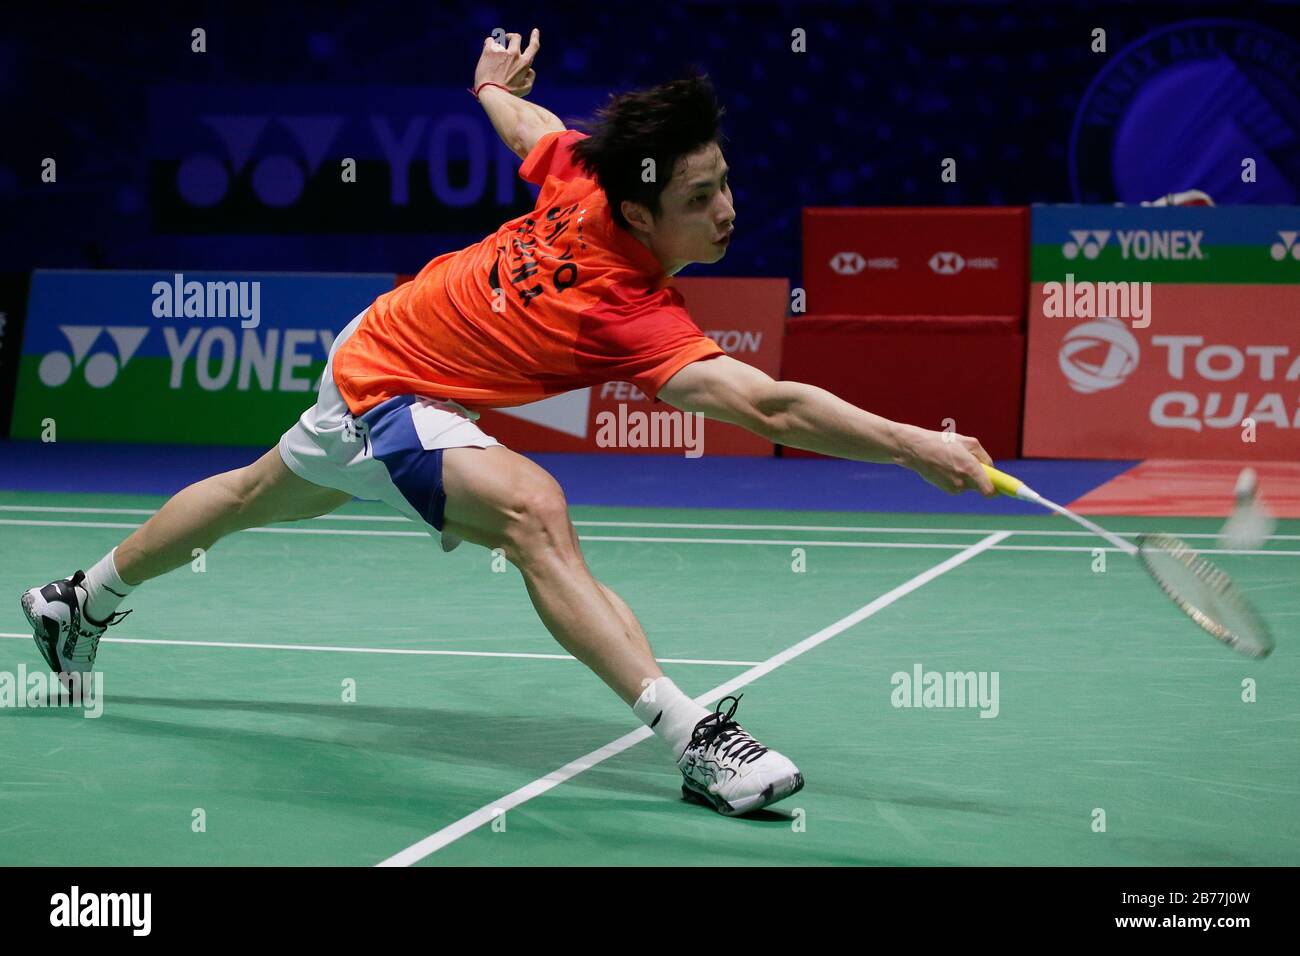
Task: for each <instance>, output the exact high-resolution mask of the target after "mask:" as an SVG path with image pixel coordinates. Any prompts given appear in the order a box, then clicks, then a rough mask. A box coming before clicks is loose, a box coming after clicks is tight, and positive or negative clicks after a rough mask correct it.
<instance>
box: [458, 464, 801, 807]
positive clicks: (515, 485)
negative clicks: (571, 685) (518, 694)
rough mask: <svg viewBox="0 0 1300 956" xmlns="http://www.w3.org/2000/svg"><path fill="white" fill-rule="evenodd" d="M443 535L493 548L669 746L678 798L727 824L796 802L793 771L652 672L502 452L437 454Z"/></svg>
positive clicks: (556, 500)
mask: <svg viewBox="0 0 1300 956" xmlns="http://www.w3.org/2000/svg"><path fill="white" fill-rule="evenodd" d="M442 483H443V489H444V491H445V492H446V494H447V502H446V507H445V509H444V512H443V515H444V517H443V530H444V531H446V532H451V533H453V534H455V535H457V536H458V537H461V538H464V539H465V540H467V541H472V542H474V543H476V544H481V545H483V546H484V547H488V548H501V549H502V550H503V551H504V552H505V554H506V557H508V558H509V559H510V560H511V561H512V562H513V563H514V564H515V565H516V566H517V567H518V568H519V570H520V572H521V573H522V574H523V577H524V583H525V585H526V587H527V588H528V596H529V597H530V598H532V601H533V607H535V608H536V609H537V613H538V615H539V616H540V617H541V619H542V622H543V623H544V624H545V625H546V627H547V629H548V630H549V631H550V632H551V634H552V635H553V636H554V637H555V639H556V640H557V641H559V643H560V645H561V646H562V647H564V649H565V650H567V651H568V652H569V653H570V654H572V655H573V656H574V657H576V658H578V660H580V661H582V662H583V663H584V664H586V665H587V666H588V667H590V668H591V669H592V670H593V671H594V672H595V673H596V674H597V675H598V676H599V677H600V678H601V680H603V681H604V682H605V683H606V684H608V685H609V686H610V687H611V688H612V689H613V690H614V691H615V693H617V694H618V695H619V696H620V697H621V698H622V699H623V700H624V702H625V703H627V704H629V705H631V707H632V710H633V712H634V713H635V714H636V715H637V717H638V718H640V719H641V720H642V721H643V722H644V723H645V724H646V725H647V726H649V727H650V728H651V729H652V730H654V732H655V734H656V735H657V736H658V737H659V739H660V740H662V741H663V742H664V743H665V744H667V745H668V747H669V749H670V751H671V753H672V755H673V758H674V760H675V761H676V763H677V767H678V769H679V770H681V772H682V775H683V784H682V792H683V795H684V796H687V797H689V798H690V799H693V800H696V801H698V802H701V803H705V804H707V805H709V806H712V807H713V808H714V809H716V810H718V811H719V812H720V813H725V814H729V815H734V814H740V813H748V812H751V811H753V810H756V809H759V808H761V807H764V806H767V805H768V804H770V803H774V802H776V801H777V800H781V799H784V798H785V797H788V796H790V795H791V794H792V793H797V792H798V791H799V789H800V788H801V787H803V775H802V774H801V773H800V772H799V769H798V768H797V767H796V766H795V765H794V764H793V763H791V762H790V761H789V760H788V759H786V758H785V757H784V756H782V755H781V754H779V753H777V752H776V751H775V750H770V749H769V748H767V747H764V746H763V745H762V744H760V743H758V741H756V740H754V738H753V737H751V736H750V735H749V734H748V733H746V732H745V730H744V729H743V728H741V727H740V725H739V724H737V723H736V722H735V721H734V720H733V719H732V715H733V714H734V713H735V710H736V706H735V705H736V703H738V700H737V699H736V698H729V699H730V700H732V701H733V703H732V706H731V708H730V709H729V710H727V711H726V712H725V713H724V712H723V710H722V707H721V706H719V708H718V710H717V711H715V712H714V713H709V712H708V711H707V710H705V709H704V708H703V707H701V706H700V705H699V704H697V703H695V701H694V700H692V699H691V698H690V697H688V696H687V695H686V694H684V693H683V692H682V691H681V690H680V689H679V688H678V687H677V685H676V684H674V683H673V682H672V681H671V680H669V679H668V678H667V677H665V676H663V672H662V671H661V670H660V669H659V665H658V664H656V663H655V659H654V656H653V655H652V654H651V652H650V643H649V641H648V640H647V639H646V636H645V631H644V630H642V628H641V625H640V623H639V622H638V621H637V619H636V616H635V615H634V614H633V613H632V611H631V609H630V608H629V607H628V606H627V604H625V603H624V602H623V600H622V598H620V597H619V596H618V595H617V594H615V593H614V592H613V591H612V590H611V589H610V588H608V587H606V586H605V585H603V584H601V583H600V582H599V581H597V580H596V579H595V578H594V577H592V575H591V571H590V570H589V569H588V568H587V564H586V561H585V560H584V559H583V557H582V550H581V548H580V547H579V545H578V534H577V531H575V530H574V527H573V523H572V521H570V520H569V510H568V504H567V503H566V501H565V499H564V493H563V491H561V489H560V486H559V484H558V483H557V482H556V481H555V479H554V478H552V477H551V476H550V475H549V474H547V473H546V471H545V470H543V469H542V468H540V467H539V466H537V465H536V464H534V463H533V462H531V461H529V460H528V459H527V458H524V457H523V456H522V455H518V454H516V453H515V452H512V451H510V450H509V449H507V448H503V447H500V446H494V447H491V448H452V449H448V450H447V451H445V452H443V469H442Z"/></svg>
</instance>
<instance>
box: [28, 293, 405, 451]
mask: <svg viewBox="0 0 1300 956" xmlns="http://www.w3.org/2000/svg"><path fill="white" fill-rule="evenodd" d="M392 286H393V275H392V274H374V275H325V274H319V275H317V274H279V273H238V274H236V273H215V272H184V273H180V272H98V271H62V270H38V271H37V272H35V273H33V275H32V284H31V294H30V298H29V302H28V307H27V323H26V332H25V335H24V336H23V345H22V354H21V356H20V360H19V370H18V384H17V389H16V393H15V396H14V411H13V424H12V428H11V433H12V435H13V437H15V438H40V439H42V440H45V441H51V440H54V441H60V440H74V441H120V442H164V443H179V444H218V445H268V446H269V445H271V444H274V443H275V442H276V441H277V440H278V439H279V437H280V435H281V433H283V432H284V430H285V429H286V428H288V427H289V426H290V425H291V424H293V422H294V420H295V419H296V418H297V417H298V416H299V415H300V414H302V412H303V410H304V409H306V408H307V407H308V406H309V405H310V404H311V403H312V402H314V401H315V396H316V390H317V388H318V387H319V381H320V374H321V372H322V371H323V370H324V368H325V360H326V357H327V355H328V354H329V347H330V345H331V344H332V343H333V341H334V337H335V336H336V335H338V333H339V332H340V331H341V330H342V329H343V327H344V326H345V325H347V324H348V322H350V321H352V319H353V318H354V317H355V316H356V314H357V313H358V312H360V311H361V310H362V309H364V308H365V307H366V306H367V305H369V304H370V303H371V302H372V301H373V300H374V298H375V297H376V296H377V295H379V294H381V293H383V292H386V291H388V290H389V289H391V288H392Z"/></svg>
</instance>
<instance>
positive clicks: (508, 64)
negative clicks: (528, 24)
mask: <svg viewBox="0 0 1300 956" xmlns="http://www.w3.org/2000/svg"><path fill="white" fill-rule="evenodd" d="M541 36H542V34H541V31H540V30H538V29H537V28H536V27H534V28H533V32H532V35H531V36H530V37H529V40H528V48H527V49H525V50H523V51H521V50H520V45H521V43H522V42H523V37H521V36H520V35H519V34H518V33H507V34H506V37H505V39H506V45H505V46H502V45H501V44H500V43H498V42H497V41H496V40H495V39H494V38H492V37H488V38H487V39H485V40H484V41H483V52H482V53H481V54H480V55H479V58H478V66H477V67H475V69H474V89H476V90H477V89H478V88H479V87H480V86H481V85H482V84H484V83H500V84H501V85H502V86H504V87H505V88H506V89H508V90H509V91H510V92H511V93H513V94H514V95H515V96H527V95H528V94H529V93H530V92H532V89H533V81H534V80H535V79H537V71H536V70H534V69H533V59H534V58H535V57H536V56H537V51H538V50H539V49H541V45H542V44H541Z"/></svg>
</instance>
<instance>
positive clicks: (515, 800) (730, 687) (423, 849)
mask: <svg viewBox="0 0 1300 956" xmlns="http://www.w3.org/2000/svg"><path fill="white" fill-rule="evenodd" d="M1010 533H1011V532H1008V531H999V532H997V533H995V534H991V535H989V536H988V537H987V538H984V539H982V540H980V541H977V542H976V543H975V544H972V545H970V546H969V547H967V548H966V549H965V550H964V551H962V552H960V553H959V554H954V555H952V556H951V557H949V558H946V559H945V560H943V561H941V562H940V563H939V564H936V565H935V566H934V567H932V568H929V569H928V570H925V571H922V572H921V573H920V574H918V575H916V576H915V577H913V578H911V579H909V580H907V581H904V582H903V583H902V584H900V585H899V586H898V587H896V588H894V589H893V590H891V591H887V592H886V593H884V594H882V595H881V596H880V597H878V598H876V599H875V600H874V601H871V602H870V603H868V604H864V605H863V606H862V607H860V608H858V609H857V610H856V611H854V612H853V613H852V614H849V615H847V616H846V617H842V618H840V619H839V620H838V621H836V622H835V623H834V624H831V625H830V626H829V627H824V628H822V629H821V630H820V631H818V632H817V633H816V634H812V635H810V636H808V637H805V638H804V639H803V640H802V641H799V642H798V643H797V644H792V645H791V646H790V647H787V648H786V649H785V650H783V651H781V652H780V653H778V654H775V655H773V656H772V657H769V658H768V659H767V660H765V661H764V662H763V663H761V664H758V665H757V666H755V667H751V668H750V669H749V670H747V671H744V672H742V673H740V674H738V675H736V676H735V677H733V678H732V679H731V680H729V681H727V682H726V683H724V684H719V685H718V686H717V687H715V688H713V689H712V690H710V691H706V692H705V693H704V694H702V695H700V696H699V697H697V698H695V699H696V701H697V702H698V703H701V704H705V703H708V702H710V701H715V700H718V699H719V698H722V697H726V696H727V695H729V694H731V693H733V692H734V691H737V690H739V689H740V688H742V687H744V686H746V685H748V684H751V683H753V682H754V681H756V680H758V679H759V678H760V677H762V676H764V675H765V674H768V673H771V672H772V671H774V670H776V669H777V668H778V667H780V666H781V665H782V664H786V663H789V662H790V661H792V660H794V659H795V658H796V657H798V656H800V655H801V654H806V653H807V652H808V651H810V650H812V649H813V648H814V647H817V646H818V645H819V644H824V643H825V642H826V641H829V640H830V639H831V638H832V637H834V636H835V635H837V634H841V633H843V632H844V631H847V630H848V629H849V628H851V627H853V626H854V625H856V624H860V623H861V622H862V621H865V620H866V619H867V618H869V617H871V616H872V615H873V614H875V613H876V612H877V611H880V610H883V609H884V608H887V607H889V606H890V605H891V604H893V603H894V602H895V601H898V600H899V599H901V598H904V597H906V596H907V595H909V594H911V593H912V592H913V591H915V590H916V589H917V588H919V587H921V586H923V585H925V584H928V583H929V582H931V581H933V580H934V579H935V578H937V577H939V576H940V575H941V574H945V573H947V572H948V571H951V570H952V569H953V568H955V567H958V566H959V565H961V564H965V563H966V562H967V561H969V560H970V559H971V558H973V557H975V556H976V555H977V554H979V553H981V552H983V551H987V550H988V549H989V548H991V547H992V546H993V545H995V544H997V543H998V542H999V541H1001V540H1002V539H1003V538H1005V537H1007V535H1009V534H1010ZM650 735H651V730H650V728H649V727H639V728H637V729H636V730H634V731H632V732H631V733H628V734H624V735H623V736H622V737H619V738H618V739H617V740H614V741H611V742H610V743H608V744H606V745H605V746H603V747H600V748H599V749H597V750H593V751H592V752H591V753H589V754H586V755H584V756H582V757H579V758H578V759H577V760H572V761H570V762H569V763H566V764H565V765H564V766H563V767H560V768H559V769H557V770H552V771H551V772H550V773H548V774H547V775H546V776H544V777H539V778H538V779H536V780H534V781H533V782H532V783H529V784H526V785H524V786H522V787H520V788H519V789H518V790H515V791H514V792H513V793H508V794H506V795H505V796H503V797H501V798H500V799H498V800H494V801H492V803H490V804H487V805H485V806H482V807H479V809H477V810H475V811H474V812H473V813H471V814H469V815H468V816H465V817H462V818H461V819H459V820H457V821H456V822H455V823H451V824H448V825H447V826H445V827H443V828H442V829H441V830H439V831H437V832H436V833H432V834H430V835H429V836H427V837H425V838H424V839H423V840H420V841H419V842H418V843H413V844H411V845H410V846H408V847H407V848H406V849H405V850H401V851H400V852H398V853H394V854H393V855H392V856H390V857H389V858H388V859H386V860H384V861H383V862H382V863H379V864H378V865H379V866H410V865H411V864H413V863H418V862H419V861H420V860H423V859H424V858H425V857H426V856H429V855H431V854H433V853H436V852H438V851H439V850H441V849H442V848H443V847H445V846H447V845H448V844H451V843H454V842H455V841H456V840H459V839H460V838H461V837H463V836H465V835H466V834H467V833H471V832H472V831H474V830H476V829H478V828H479V827H481V826H483V825H484V824H487V823H491V822H492V820H493V819H494V818H496V817H497V816H499V815H500V814H502V813H505V812H506V811H508V810H512V809H514V808H515V807H517V806H520V805H521V804H524V803H527V802H528V801H529V800H531V799H533V797H537V796H541V795H542V794H543V793H546V791H548V790H551V789H553V788H554V787H557V786H559V785H560V784H562V783H564V782H565V781H567V780H571V779H573V778H574V777H576V776H577V775H578V774H580V773H582V772H583V771H584V770H590V769H591V768H592V767H594V766H596V765H597V764H599V763H601V762H603V761H605V760H608V759H609V758H610V757H613V756H615V755H617V754H620V753H622V752H623V751H624V750H627V749H628V748H629V747H631V746H632V745H633V744H636V743H638V742H640V741H642V740H644V739H645V738H647V737H649V736H650Z"/></svg>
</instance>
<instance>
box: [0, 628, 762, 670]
mask: <svg viewBox="0 0 1300 956" xmlns="http://www.w3.org/2000/svg"><path fill="white" fill-rule="evenodd" d="M2 637H7V638H13V639H20V640H26V641H30V640H31V639H32V636H31V635H30V634H14V633H12V632H5V631H0V638H2ZM100 643H102V644H164V645H170V646H176V647H228V648H236V649H239V650H250V651H326V652H329V653H334V654H409V655H413V656H418V657H514V658H523V659H526V660H527V659H531V660H544V661H577V658H576V657H572V656H570V655H569V654H533V653H528V652H524V651H430V650H408V649H405V648H397V647H328V646H326V645H323V644H241V643H238V642H235V641H165V640H155V639H152V638H143V637H106V638H104V639H103V640H102V641H101V642H100ZM655 660H656V661H658V662H659V663H660V664H718V665H724V666H730V667H752V666H753V665H755V664H757V663H758V661H711V660H697V659H695V658H689V657H656V658H655Z"/></svg>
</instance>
